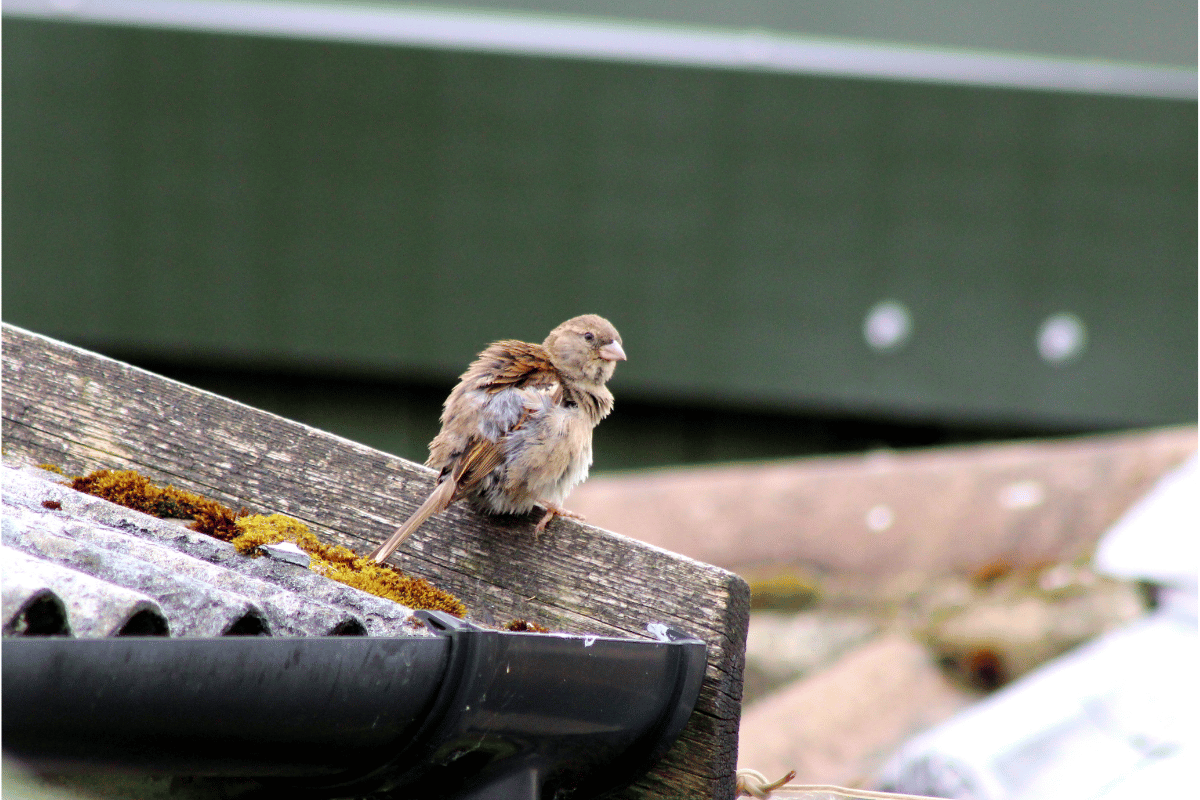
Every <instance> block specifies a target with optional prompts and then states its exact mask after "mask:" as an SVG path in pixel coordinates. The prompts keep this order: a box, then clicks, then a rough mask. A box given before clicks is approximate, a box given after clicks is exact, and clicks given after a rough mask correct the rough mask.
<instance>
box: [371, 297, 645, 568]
mask: <svg viewBox="0 0 1200 800" xmlns="http://www.w3.org/2000/svg"><path fill="white" fill-rule="evenodd" d="M624 360H625V350H624V349H623V348H622V347H621V334H619V333H617V329H616V328H614V327H613V325H612V323H611V322H609V321H608V320H606V319H604V318H603V317H599V316H597V315H595V314H584V315H583V316H579V317H573V318H572V319H569V320H567V321H566V322H564V323H563V324H561V325H559V326H558V327H557V328H555V329H554V330H552V331H550V335H549V336H547V337H546V340H545V341H544V342H542V343H541V344H540V345H539V344H531V343H529V342H521V341H517V340H515V339H506V340H503V341H499V342H495V343H493V344H491V345H488V347H487V348H486V349H484V351H483V352H482V353H480V354H479V357H478V358H476V359H475V361H474V362H472V364H471V366H470V367H468V368H467V371H466V372H464V373H463V374H462V376H461V377H460V378H459V382H458V385H457V386H455V387H454V389H453V390H452V391H451V392H450V396H449V397H447V398H446V403H445V407H444V408H443V410H442V417H441V420H442V429H441V431H440V432H439V433H438V435H437V436H435V437H434V438H433V441H432V442H430V443H429V459H428V460H427V461H426V462H425V465H426V466H428V467H432V468H433V469H435V470H437V471H438V476H437V481H436V483H435V484H434V488H433V491H432V492H431V493H430V494H429V497H427V498H426V499H425V501H424V502H423V503H421V505H420V507H419V508H417V510H416V511H415V512H413V515H412V516H411V517H409V518H408V519H407V520H406V521H405V522H404V524H402V525H401V526H400V527H399V528H397V529H396V532H395V533H393V534H392V535H391V536H390V537H388V539H387V541H385V542H383V544H381V545H379V547H377V548H375V550H373V551H372V552H371V554H370V555H369V556H368V558H370V559H371V560H373V561H375V562H377V563H379V562H382V561H383V560H384V559H386V558H387V557H388V556H389V555H391V554H392V553H393V552H395V550H396V548H397V547H399V546H400V545H401V543H402V542H404V540H405V539H407V538H408V537H409V536H410V535H412V533H413V531H415V530H416V529H417V528H419V527H420V526H421V525H422V524H423V523H424V522H425V521H426V520H427V519H429V518H430V517H431V516H433V515H434V514H437V513H439V512H441V511H444V510H445V509H446V508H447V507H449V505H450V504H451V503H453V502H454V501H456V500H459V499H465V500H467V501H468V502H469V503H470V504H471V505H472V506H473V507H474V508H475V509H476V510H478V511H480V512H482V513H485V514H527V513H529V512H530V511H532V510H533V509H534V507H535V506H539V505H540V506H541V507H542V508H544V509H546V513H545V516H543V517H542V518H541V520H540V521H539V522H538V524H537V527H536V528H535V529H534V536H535V537H536V536H537V535H539V534H540V533H541V532H542V531H543V530H545V529H546V526H547V525H548V524H550V521H551V520H552V519H554V517H556V516H565V517H573V518H575V519H582V517H580V516H579V515H578V514H574V513H572V512H570V511H566V510H565V509H563V508H562V503H563V501H564V500H566V497H567V495H568V494H569V493H570V491H571V489H573V488H575V486H577V485H578V484H579V483H581V482H582V481H583V480H584V479H585V478H586V477H587V474H588V468H589V467H590V466H591V465H592V429H593V428H595V427H596V425H598V424H599V423H600V420H602V419H604V418H605V417H607V416H608V414H609V412H611V411H612V408H613V396H612V392H610V391H609V390H608V388H607V387H605V383H607V382H608V380H609V379H610V378H611V377H612V376H613V371H614V370H615V369H616V365H617V362H618V361H624Z"/></svg>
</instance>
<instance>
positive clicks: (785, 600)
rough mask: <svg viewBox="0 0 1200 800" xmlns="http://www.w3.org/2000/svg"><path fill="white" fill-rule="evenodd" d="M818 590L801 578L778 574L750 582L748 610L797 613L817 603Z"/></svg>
mask: <svg viewBox="0 0 1200 800" xmlns="http://www.w3.org/2000/svg"><path fill="white" fill-rule="evenodd" d="M819 597H820V590H819V588H818V587H817V586H816V585H815V584H813V583H812V582H810V581H808V580H805V579H804V578H802V577H799V576H796V575H790V574H786V573H785V574H778V575H772V576H770V577H766V578H762V579H759V580H752V581H750V608H752V609H755V610H759V609H774V610H780V611H799V610H801V609H805V608H808V607H809V606H812V605H813V604H815V603H816V602H817V600H818V599H819Z"/></svg>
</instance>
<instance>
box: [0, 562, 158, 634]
mask: <svg viewBox="0 0 1200 800" xmlns="http://www.w3.org/2000/svg"><path fill="white" fill-rule="evenodd" d="M0 568H2V569H3V571H4V590H3V597H4V629H5V630H6V631H8V630H12V631H14V632H15V631H16V630H18V628H19V627H20V625H21V624H22V622H21V621H20V620H21V617H22V615H23V614H24V615H25V624H27V623H28V614H29V609H30V608H33V607H36V605H37V604H43V603H46V602H47V601H48V598H49V597H53V598H54V600H56V601H57V602H58V603H59V605H60V606H62V608H63V611H64V613H65V617H66V620H65V622H66V626H65V627H66V630H65V631H64V633H66V632H70V633H72V634H73V635H75V636H84V637H100V636H119V635H122V634H124V633H128V632H130V631H127V630H126V628H127V626H129V627H131V629H132V630H136V631H137V632H138V633H148V632H151V631H154V632H158V633H159V634H160V635H166V634H167V633H168V632H169V630H170V626H169V624H168V623H167V620H166V617H165V616H164V614H163V610H162V608H161V607H159V605H158V603H156V602H155V601H154V599H153V598H151V597H150V596H149V595H146V594H142V593H141V592H138V591H133V590H131V589H126V588H124V587H122V586H117V585H114V584H112V583H109V582H107V581H104V580H100V579H98V578H94V577H92V576H90V575H87V574H85V573H83V572H80V571H78V570H74V569H71V568H69V567H64V566H61V565H59V564H56V563H54V562H51V561H45V560H42V559H39V558H35V557H33V556H31V555H28V554H26V553H23V552H21V551H19V550H14V549H13V548H11V547H7V546H0ZM131 623H132V625H131Z"/></svg>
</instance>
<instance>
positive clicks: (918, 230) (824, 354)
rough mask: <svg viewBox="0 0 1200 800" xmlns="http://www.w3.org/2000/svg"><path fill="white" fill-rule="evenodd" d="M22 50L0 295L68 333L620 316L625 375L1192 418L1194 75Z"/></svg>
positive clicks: (184, 47)
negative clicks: (1185, 85) (1067, 352)
mask: <svg viewBox="0 0 1200 800" xmlns="http://www.w3.org/2000/svg"><path fill="white" fill-rule="evenodd" d="M3 67H4V77H5V84H4V98H3V111H4V117H3V120H4V142H3V148H4V152H3V155H4V166H5V169H4V176H3V180H4V198H5V202H4V209H3V215H4V219H3V222H4V234H5V235H4V242H3V256H4V266H5V269H4V307H3V312H4V318H5V320H6V321H10V322H13V323H15V324H18V325H22V326H25V327H28V328H30V329H33V330H36V331H40V332H44V333H47V334H50V335H53V336H57V337H60V338H63V339H66V340H68V341H72V342H76V343H79V344H82V345H85V346H91V347H96V348H98V349H101V350H104V351H107V352H112V353H115V354H118V355H122V356H125V357H133V358H138V359H143V360H147V361H150V362H152V363H155V364H158V365H165V366H166V367H167V368H168V369H170V368H171V366H172V365H174V366H175V368H178V369H182V370H186V369H188V368H194V367H196V366H198V365H200V366H206V367H211V366H213V365H219V366H222V367H233V368H238V369H242V370H245V369H251V370H255V371H258V372H259V374H262V371H263V370H266V371H268V372H272V373H286V374H288V375H293V376H294V375H314V376H324V377H326V378H329V377H333V378H352V379H353V380H355V381H360V382H361V381H365V382H367V383H369V384H371V385H376V384H380V385H388V384H391V383H395V384H396V385H403V386H413V385H420V386H424V387H432V391H434V392H435V394H437V393H440V392H442V391H443V390H444V387H445V386H446V385H448V384H447V382H448V381H451V380H452V379H453V377H454V376H455V375H456V374H457V373H458V372H459V371H461V369H462V368H463V366H464V365H465V363H466V361H467V360H469V358H470V357H471V356H472V355H473V354H474V353H475V352H476V351H478V349H480V347H481V346H482V345H483V344H485V343H486V342H488V341H490V340H492V339H496V338H502V337H521V338H528V339H540V338H541V337H542V336H544V334H545V332H546V331H548V330H549V328H550V327H552V326H553V325H554V324H555V323H557V322H559V321H561V320H562V319H563V318H565V317H567V316H570V315H572V314H575V313H580V312H583V311H596V312H599V313H602V314H605V315H607V316H609V317H610V318H612V319H613V321H614V322H615V323H616V324H617V325H618V327H619V328H620V329H621V331H622V334H623V336H624V338H625V342H626V349H627V350H628V352H629V355H630V361H629V362H628V364H623V365H622V367H621V370H620V374H619V375H618V378H617V380H616V382H615V383H614V389H615V391H616V392H617V393H618V396H619V397H620V398H621V399H623V400H626V401H630V402H632V403H633V404H634V405H635V406H636V405H637V404H638V403H643V404H651V405H653V406H654V407H657V408H659V409H663V408H670V407H672V406H678V407H681V408H682V407H687V408H707V407H720V408H724V409H728V410H732V411H734V412H737V411H739V410H741V411H755V412H758V411H763V410H769V411H771V412H772V413H778V414H781V415H782V416H780V417H779V419H783V420H785V419H787V418H788V415H791V416H792V417H795V418H797V419H799V418H801V417H804V416H812V415H828V414H836V415H846V414H848V415H852V416H856V417H858V418H861V419H873V418H884V419H898V420H914V421H920V422H926V423H927V422H929V421H943V422H952V423H954V424H960V425H967V426H983V427H986V426H1010V427H1015V428H1019V429H1033V428H1044V429H1048V430H1055V429H1062V430H1066V429H1079V428H1087V427H1105V426H1127V425H1144V424H1158V423H1170V422H1181V421H1188V420H1194V419H1195V413H1196V330H1197V317H1196V297H1197V283H1196V276H1197V270H1196V241H1197V239H1196V236H1197V231H1196V218H1197V217H1196V105H1195V102H1186V101H1168V100H1148V99H1138V98H1130V97H1100V96H1087V95H1079V94H1074V95H1067V94H1062V95H1059V94H1052V93H1047V92H1030V91H1016V90H1003V89H980V88H966V87H955V86H935V85H920V84H912V83H902V82H888V81H866V80H856V79H837V78H825V77H811V76H799V75H779V74H767V73H761V72H736V71H721V70H706V69H695V68H669V67H652V66H637V65H622V64H615V63H596V62H588V61H578V60H556V59H547V58H534V57H517V56H498V55H486V54H478V53H460V52H447V51H433V50H420V49H412V48H408V49H404V48H395V47H383V46H366V45H355V44H335V43H327V42H315V41H291V40H279V39H267V38H259V37H252V36H229V35H215V34H204V33H189V32H177V31H158V30H150V29H128V28H117V27H103V26H86V25H76V24H68V23H63V22H40V21H32V20H24V19H12V18H9V19H6V20H5V23H4V26H3ZM889 298H894V299H897V300H900V301H903V302H904V303H905V304H907V306H908V307H909V309H910V310H911V312H912V315H913V335H912V338H911V340H910V341H909V342H908V344H907V345H906V346H905V347H902V348H900V349H898V350H896V351H895V352H890V353H879V352H876V351H874V350H872V349H871V348H870V347H868V346H867V344H866V343H865V342H864V339H863V335H862V324H863V317H864V315H865V314H866V312H867V310H868V309H869V308H870V307H871V306H872V305H873V304H875V303H876V302H878V301H879V300H883V299H889ZM1060 311H1069V312H1072V313H1074V314H1076V315H1077V316H1078V317H1079V318H1080V319H1081V320H1083V322H1084V323H1085V325H1086V326H1087V332H1088V340H1087V341H1088V344H1087V349H1086V350H1085V351H1084V352H1083V354H1082V355H1081V356H1080V357H1079V358H1077V359H1075V360H1072V361H1070V362H1067V363H1062V364H1057V365H1054V364H1049V363H1047V362H1045V361H1044V360H1042V359H1041V358H1040V357H1039V355H1038V353H1037V350H1036V347H1035V344H1034V342H1035V336H1036V332H1037V329H1038V325H1039V324H1040V323H1041V322H1042V320H1044V319H1045V318H1046V317H1047V316H1048V315H1050V314H1053V313H1055V312H1060ZM238 374H241V375H243V376H245V374H246V373H238ZM359 385H362V384H359ZM334 394H336V392H335V393H334ZM418 394H420V392H418ZM422 408H424V406H422ZM434 411H435V412H436V408H435V409H434ZM330 413H335V412H330ZM423 413H424V412H419V413H417V416H421V414H423ZM435 415H436V414H435ZM382 416H383V417H385V418H386V417H387V415H386V414H385V415H382ZM401 416H403V415H401ZM607 424H608V423H606V425H607ZM773 424H774V423H773ZM424 435H425V431H424V429H423V428H422V429H421V430H420V433H419V436H417V437H415V438H417V439H421V440H422V441H423V438H422V437H424ZM776 438H778V437H776ZM783 438H785V439H786V438H787V437H786V436H785V437H783ZM767 439H771V436H770V435H769V434H768V436H767ZM407 446H408V445H405V447H407ZM416 449H417V450H419V449H420V448H419V447H417V448H416ZM668 449H669V448H668ZM405 454H406V455H408V454H412V453H410V452H406V453H405ZM417 454H418V455H419V453H417Z"/></svg>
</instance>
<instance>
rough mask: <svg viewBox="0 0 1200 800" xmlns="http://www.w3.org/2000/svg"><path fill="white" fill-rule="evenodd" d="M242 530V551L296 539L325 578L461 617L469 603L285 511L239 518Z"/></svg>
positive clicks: (236, 544)
mask: <svg viewBox="0 0 1200 800" xmlns="http://www.w3.org/2000/svg"><path fill="white" fill-rule="evenodd" d="M237 526H238V528H239V529H240V530H241V531H242V532H243V533H242V535H240V536H238V537H237V538H235V539H234V540H233V546H234V547H236V548H237V549H238V552H240V553H253V552H254V551H255V550H256V549H257V548H258V547H259V546H261V545H264V544H277V543H279V542H294V543H295V544H296V546H297V547H299V548H300V549H301V550H303V551H304V552H305V553H308V555H309V556H310V557H311V558H312V563H311V564H310V565H309V569H311V570H312V571H313V572H316V573H318V574H319V575H324V576H325V577H326V578H330V579H331V580H335V581H338V582H339V583H344V584H346V585H347V586H352V587H354V588H355V589H360V590H362V591H364V592H368V593H369V594H373V595H376V596H377V597H384V598H387V599H389V600H394V601H396V602H398V603H403V604H404V605H406V606H408V607H409V608H424V609H429V610H434V611H446V612H449V613H451V614H454V615H455V616H458V617H461V616H463V615H464V614H466V612H467V609H466V606H464V605H463V604H462V602H461V601H460V600H459V599H458V598H457V597H454V596H453V595H451V594H448V593H447V592H444V591H442V590H441V589H438V588H437V587H436V586H434V585H432V584H431V583H429V582H428V581H426V580H424V579H422V578H413V577H411V576H408V575H405V574H404V573H402V572H400V571H399V570H397V569H395V568H394V567H390V566H387V565H385V564H376V563H375V562H374V561H371V560H370V559H367V558H363V557H362V556H359V555H358V554H357V553H355V552H354V551H352V550H350V549H349V548H347V547H342V546H340V545H329V544H325V543H323V542H321V541H320V540H319V539H317V537H316V536H314V535H313V534H312V533H311V532H310V531H309V530H308V526H306V525H305V524H304V523H303V522H300V521H299V520H296V519H292V518H291V517H288V516H285V515H283V514H271V515H270V516H263V515H261V514H253V515H250V516H247V517H242V518H241V519H239V520H238V521H237Z"/></svg>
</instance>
